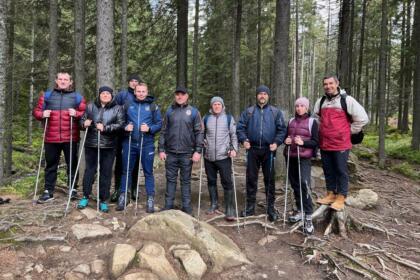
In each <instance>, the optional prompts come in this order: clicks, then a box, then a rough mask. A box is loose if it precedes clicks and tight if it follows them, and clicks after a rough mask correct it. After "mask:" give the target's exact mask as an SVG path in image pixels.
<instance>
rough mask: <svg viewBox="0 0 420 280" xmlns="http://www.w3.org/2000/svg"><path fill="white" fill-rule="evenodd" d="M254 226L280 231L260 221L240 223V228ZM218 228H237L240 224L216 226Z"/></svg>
mask: <svg viewBox="0 0 420 280" xmlns="http://www.w3.org/2000/svg"><path fill="white" fill-rule="evenodd" d="M254 224H257V225H261V226H262V227H267V228H269V229H273V230H277V231H279V229H278V228H277V227H275V226H272V225H270V224H266V223H264V222H262V221H258V220H251V221H246V222H242V223H239V226H246V225H254ZM216 226H218V227H237V226H238V224H237V223H234V224H216Z"/></svg>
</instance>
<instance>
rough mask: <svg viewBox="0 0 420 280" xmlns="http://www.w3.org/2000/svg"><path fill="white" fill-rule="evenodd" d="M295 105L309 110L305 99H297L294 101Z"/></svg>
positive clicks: (307, 101)
mask: <svg viewBox="0 0 420 280" xmlns="http://www.w3.org/2000/svg"><path fill="white" fill-rule="evenodd" d="M296 105H303V106H304V107H306V109H308V110H309V100H308V98H306V97H299V98H298V99H296V101H295V106H296Z"/></svg>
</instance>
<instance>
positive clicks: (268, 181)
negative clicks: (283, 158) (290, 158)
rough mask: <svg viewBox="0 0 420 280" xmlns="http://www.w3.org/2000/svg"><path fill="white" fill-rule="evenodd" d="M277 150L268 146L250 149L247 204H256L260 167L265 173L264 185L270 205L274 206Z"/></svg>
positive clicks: (247, 169) (247, 172)
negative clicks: (273, 150) (271, 149)
mask: <svg viewBox="0 0 420 280" xmlns="http://www.w3.org/2000/svg"><path fill="white" fill-rule="evenodd" d="M274 156H275V152H271V151H270V149H269V148H268V147H267V148H262V149H258V148H254V147H252V148H250V149H249V150H248V157H247V167H246V197H247V206H248V207H249V206H252V205H254V204H255V201H256V196H257V189H258V172H259V169H260V167H262V171H263V174H264V186H265V193H266V196H267V201H268V207H273V206H274V201H275V181H274V178H275V169H274Z"/></svg>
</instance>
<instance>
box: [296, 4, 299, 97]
mask: <svg viewBox="0 0 420 280" xmlns="http://www.w3.org/2000/svg"><path fill="white" fill-rule="evenodd" d="M299 76H300V75H299V1H298V0H295V98H298V97H299V95H300V77H299Z"/></svg>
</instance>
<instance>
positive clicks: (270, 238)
mask: <svg viewBox="0 0 420 280" xmlns="http://www.w3.org/2000/svg"><path fill="white" fill-rule="evenodd" d="M277 239H278V236H275V235H267V236H264V237H263V238H261V239H260V240H259V241H258V244H259V245H260V246H264V245H266V244H268V243H271V242H273V241H274V240H277Z"/></svg>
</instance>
